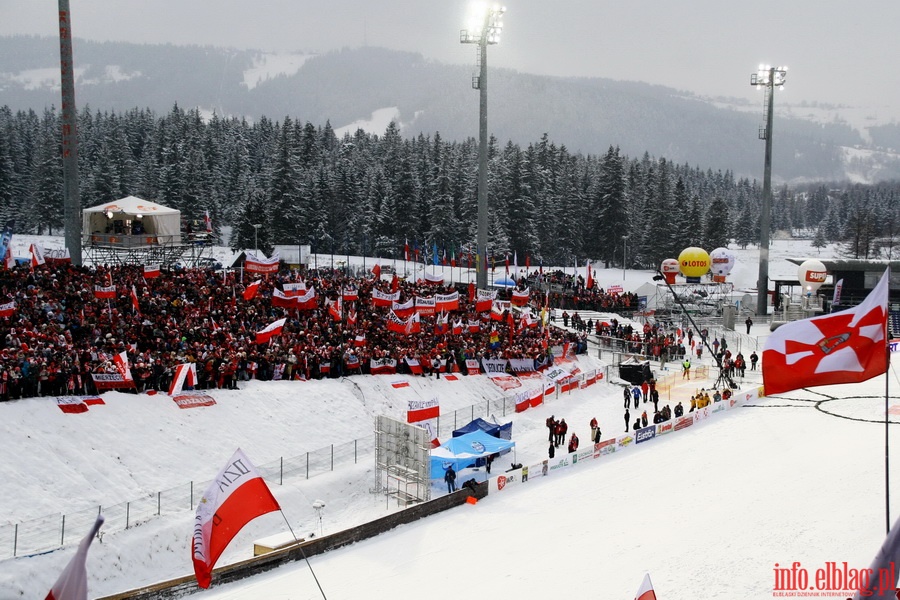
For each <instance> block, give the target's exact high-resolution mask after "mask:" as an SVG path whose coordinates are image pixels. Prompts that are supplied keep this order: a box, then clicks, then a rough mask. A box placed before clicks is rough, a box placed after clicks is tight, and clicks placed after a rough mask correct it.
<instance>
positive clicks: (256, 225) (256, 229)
mask: <svg viewBox="0 0 900 600" xmlns="http://www.w3.org/2000/svg"><path fill="white" fill-rule="evenodd" d="M260 227H262V223H254V224H253V254H254V255H259V228H260Z"/></svg>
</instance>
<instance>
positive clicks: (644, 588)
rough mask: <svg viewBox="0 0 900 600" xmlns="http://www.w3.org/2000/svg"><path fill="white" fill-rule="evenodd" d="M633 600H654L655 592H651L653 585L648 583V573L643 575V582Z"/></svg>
mask: <svg viewBox="0 0 900 600" xmlns="http://www.w3.org/2000/svg"><path fill="white" fill-rule="evenodd" d="M634 600H656V592H654V591H653V584H652V583H651V582H650V573H644V580H643V581H642V582H641V587H639V588H638V591H637V593H636V594H635V595H634Z"/></svg>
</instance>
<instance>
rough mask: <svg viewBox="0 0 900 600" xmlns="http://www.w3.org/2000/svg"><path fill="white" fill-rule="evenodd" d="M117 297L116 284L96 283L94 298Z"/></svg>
mask: <svg viewBox="0 0 900 600" xmlns="http://www.w3.org/2000/svg"><path fill="white" fill-rule="evenodd" d="M115 297H116V286H114V285H108V286H102V285H95V286H94V298H97V299H98V300H112V299H113V298H115Z"/></svg>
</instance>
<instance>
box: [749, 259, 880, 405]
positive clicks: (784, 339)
mask: <svg viewBox="0 0 900 600" xmlns="http://www.w3.org/2000/svg"><path fill="white" fill-rule="evenodd" d="M889 281H890V269H887V270H885V273H884V275H883V276H882V277H881V281H879V282H878V285H876V286H875V289H874V290H872V292H871V293H870V294H869V295H868V296H867V297H866V299H865V300H863V301H862V303H861V304H859V305H858V306H855V307H853V308H849V309H847V310H844V311H841V312H837V313H832V314H829V315H822V316H819V317H813V318H811V319H803V320H802V321H792V322H790V323H786V324H784V325H782V326H781V327H779V328H778V329H776V330H775V331H774V332H772V334H771V335H770V336H769V339H768V341H767V342H766V346H765V348H763V355H762V374H763V386H764V388H765V393H766V395H771V394H778V393H781V392H788V391H790V390H796V389H799V388H804V387H814V386H819V385H832V384H835V383H858V382H861V381H866V380H867V379H871V378H872V377H875V376H876V375H881V374H882V373H884V372H885V371H887V367H888V346H887V342H888V338H887V316H888V310H887V303H888V286H889Z"/></svg>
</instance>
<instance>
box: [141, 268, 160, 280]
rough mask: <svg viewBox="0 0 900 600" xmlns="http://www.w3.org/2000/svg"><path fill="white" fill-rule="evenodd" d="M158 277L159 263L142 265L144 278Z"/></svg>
mask: <svg viewBox="0 0 900 600" xmlns="http://www.w3.org/2000/svg"><path fill="white" fill-rule="evenodd" d="M157 277H159V265H144V279H155V278H157Z"/></svg>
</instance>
